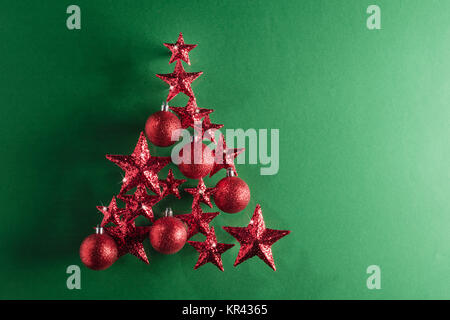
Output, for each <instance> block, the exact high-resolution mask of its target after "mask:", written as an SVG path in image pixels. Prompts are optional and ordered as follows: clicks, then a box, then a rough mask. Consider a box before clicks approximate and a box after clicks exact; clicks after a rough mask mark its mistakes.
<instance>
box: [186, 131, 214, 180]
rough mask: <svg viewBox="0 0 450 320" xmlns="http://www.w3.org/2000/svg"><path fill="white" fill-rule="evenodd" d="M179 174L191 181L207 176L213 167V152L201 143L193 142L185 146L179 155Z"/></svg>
mask: <svg viewBox="0 0 450 320" xmlns="http://www.w3.org/2000/svg"><path fill="white" fill-rule="evenodd" d="M179 157H180V161H181V163H180V164H179V165H178V169H180V171H181V173H182V174H184V175H185V176H186V177H188V178H191V179H200V178H203V177H205V176H207V175H208V174H209V172H210V171H211V169H212V168H213V166H214V155H213V151H212V150H211V149H210V148H209V147H208V146H207V145H206V144H204V143H203V142H201V141H199V140H195V139H194V141H193V142H191V143H188V144H186V145H185V146H184V147H183V148H182V149H181V150H180V153H179Z"/></svg>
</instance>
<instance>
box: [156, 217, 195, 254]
mask: <svg viewBox="0 0 450 320" xmlns="http://www.w3.org/2000/svg"><path fill="white" fill-rule="evenodd" d="M187 235H188V234H187V230H186V226H185V224H184V223H183V222H182V221H181V220H180V219H178V218H175V217H163V218H160V219H158V220H156V222H155V223H154V224H153V226H152V227H151V229H150V243H151V244H152V246H153V248H154V249H155V250H156V251H158V252H161V253H164V254H173V253H176V252H178V251H180V250H181V249H182V248H183V246H184V244H185V243H186V240H187Z"/></svg>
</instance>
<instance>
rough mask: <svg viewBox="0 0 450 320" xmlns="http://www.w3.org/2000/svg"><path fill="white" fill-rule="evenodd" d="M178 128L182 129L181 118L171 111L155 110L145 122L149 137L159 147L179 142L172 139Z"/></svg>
mask: <svg viewBox="0 0 450 320" xmlns="http://www.w3.org/2000/svg"><path fill="white" fill-rule="evenodd" d="M178 129H181V122H180V119H178V117H177V116H176V115H174V114H173V113H172V112H170V111H158V112H155V113H154V114H152V115H151V116H150V117H148V119H147V122H146V123H145V134H146V135H147V138H148V139H149V140H150V141H151V143H153V144H154V145H156V146H158V147H168V146H171V145H173V144H174V143H175V142H177V140H172V135H173V133H174V132H175V130H178Z"/></svg>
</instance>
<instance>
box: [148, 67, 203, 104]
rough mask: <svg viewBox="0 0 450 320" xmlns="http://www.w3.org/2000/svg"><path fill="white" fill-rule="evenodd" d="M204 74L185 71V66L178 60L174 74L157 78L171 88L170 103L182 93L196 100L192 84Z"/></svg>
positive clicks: (158, 75) (161, 75)
mask: <svg viewBox="0 0 450 320" xmlns="http://www.w3.org/2000/svg"><path fill="white" fill-rule="evenodd" d="M202 73H203V72H186V71H184V68H183V64H182V63H181V61H180V60H177V63H176V65H175V70H174V71H173V72H172V73H168V74H157V75H156V76H157V77H158V78H160V79H161V80H163V81H164V82H166V83H167V84H168V85H169V86H170V88H169V95H168V96H167V101H170V100H172V99H173V98H174V97H175V96H176V95H177V94H178V93H180V92H183V93H184V94H185V95H187V96H188V97H189V98H194V92H193V91H192V88H191V84H192V82H193V81H194V80H195V79H197V78H198V77H200V75H201V74H202Z"/></svg>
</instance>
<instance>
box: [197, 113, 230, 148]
mask: <svg viewBox="0 0 450 320" xmlns="http://www.w3.org/2000/svg"><path fill="white" fill-rule="evenodd" d="M222 127H223V124H215V123H211V118H210V117H209V115H207V116H205V118H204V119H203V121H202V122H201V124H198V123H197V122H196V123H195V125H194V130H195V131H196V133H197V135H199V136H200V137H201V139H202V140H203V139H209V140H210V141H212V142H214V143H216V137H215V136H214V133H215V131H216V130H218V129H221V128H222Z"/></svg>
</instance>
